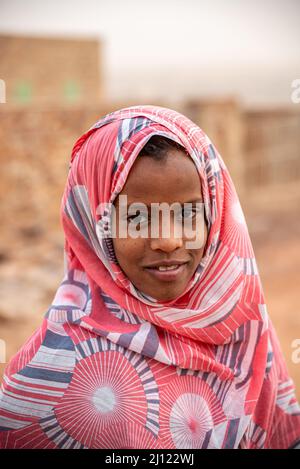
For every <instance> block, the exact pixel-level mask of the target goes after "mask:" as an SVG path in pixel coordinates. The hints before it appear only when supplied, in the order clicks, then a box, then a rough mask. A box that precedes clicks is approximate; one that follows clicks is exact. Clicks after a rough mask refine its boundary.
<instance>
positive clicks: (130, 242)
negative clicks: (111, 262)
mask: <svg viewBox="0 0 300 469" xmlns="http://www.w3.org/2000/svg"><path fill="white" fill-rule="evenodd" d="M143 244H144V243H143V242H141V240H138V239H130V238H126V239H122V238H119V239H118V238H116V239H113V246H114V250H115V255H116V258H117V259H118V261H119V263H120V265H121V267H122V264H123V265H132V266H134V265H136V264H137V262H138V260H139V259H141V258H142V256H143V252H144V247H143Z"/></svg>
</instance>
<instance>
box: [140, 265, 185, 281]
mask: <svg viewBox="0 0 300 469" xmlns="http://www.w3.org/2000/svg"><path fill="white" fill-rule="evenodd" d="M186 268H187V262H185V263H183V264H174V265H170V266H166V265H161V266H157V267H146V268H145V270H146V271H147V272H149V274H150V275H153V276H154V277H155V278H156V279H158V280H162V281H166V282H170V281H174V280H177V279H178V278H179V276H180V275H182V274H183V273H184V271H185V270H186Z"/></svg>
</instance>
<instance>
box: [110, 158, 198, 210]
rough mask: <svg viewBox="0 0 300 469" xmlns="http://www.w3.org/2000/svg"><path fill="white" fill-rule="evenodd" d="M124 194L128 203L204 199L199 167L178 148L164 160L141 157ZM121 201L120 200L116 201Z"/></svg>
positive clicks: (134, 167) (125, 186)
mask: <svg viewBox="0 0 300 469" xmlns="http://www.w3.org/2000/svg"><path fill="white" fill-rule="evenodd" d="M120 194H126V195H127V197H128V203H131V202H133V201H137V200H139V201H143V202H144V203H145V204H148V203H151V202H168V203H172V202H181V203H184V202H188V201H192V200H199V199H202V192H201V182H200V177H199V173H198V171H197V168H196V166H195V164H194V162H193V160H192V159H191V157H190V156H189V155H186V154H184V153H182V152H181V151H178V150H172V151H170V152H168V155H167V157H166V159H165V160H163V161H156V160H155V159H153V158H151V157H148V156H147V157H145V156H143V157H138V158H137V159H136V161H135V163H134V164H133V166H132V168H131V170H130V173H129V175H128V178H127V181H126V183H125V185H124V187H123V190H122V191H121V193H120ZM116 202H117V201H116Z"/></svg>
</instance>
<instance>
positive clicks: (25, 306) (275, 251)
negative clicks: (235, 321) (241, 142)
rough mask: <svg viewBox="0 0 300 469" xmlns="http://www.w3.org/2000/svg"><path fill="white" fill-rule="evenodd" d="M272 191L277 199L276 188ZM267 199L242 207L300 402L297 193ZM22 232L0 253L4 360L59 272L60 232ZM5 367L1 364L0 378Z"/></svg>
mask: <svg viewBox="0 0 300 469" xmlns="http://www.w3.org/2000/svg"><path fill="white" fill-rule="evenodd" d="M279 190H280V189H279ZM273 195H274V197H275V199H276V198H277V200H278V189H276V188H275V189H274V194H273ZM272 200H274V199H272V193H269V195H268V196H267V197H266V198H265V199H264V197H257V200H256V198H255V197H253V199H251V203H250V202H249V203H247V204H246V208H247V210H245V206H243V207H244V210H245V214H246V219H247V222H248V226H249V231H250V235H251V238H252V242H253V246H254V250H255V253H256V259H257V263H258V268H259V272H260V275H261V279H262V284H263V288H264V293H265V297H266V302H267V306H268V311H269V314H270V317H271V318H272V321H273V323H274V326H275V329H276V331H277V334H278V336H279V340H280V343H281V346H282V350H283V353H284V355H285V359H286V363H287V366H288V369H289V372H290V375H291V377H292V378H293V379H294V381H295V384H296V388H297V396H298V399H299V400H300V363H298V364H297V363H293V360H292V354H293V352H294V350H295V349H294V348H293V347H292V343H293V341H294V340H295V339H299V341H300V302H299V299H300V267H299V266H300V216H299V215H300V195H299V191H298V193H297V194H296V195H295V194H294V193H293V192H292V193H291V194H288V195H287V194H286V193H285V196H284V197H283V196H282V197H280V200H281V202H280V203H281V204H282V205H280V204H278V203H276V204H273V203H272ZM26 236H27V237H26ZM26 236H25V237H24V233H23V235H22V236H18V235H17V234H15V235H14V236H13V237H12V239H7V240H6V247H7V249H6V251H2V254H1V253H0V280H1V282H0V339H1V340H2V341H4V342H5V344H6V362H7V361H8V360H9V359H10V357H11V356H12V355H13V354H15V353H16V352H17V350H18V349H19V348H20V347H21V346H22V344H23V343H24V342H25V340H27V338H28V337H29V336H30V335H31V334H32V333H33V331H34V330H35V329H36V328H38V327H39V325H40V323H41V320H42V317H43V315H44V314H45V312H46V311H47V308H48V306H49V304H51V302H52V299H53V297H54V294H55V291H56V288H57V286H58V285H59V283H60V281H61V279H62V276H63V251H62V246H63V237H62V233H51V234H48V235H47V237H44V238H40V237H39V234H38V233H37V234H34V233H29V234H28V233H27V235H26ZM6 253H8V254H6ZM299 343H300V342H299ZM1 344H2V346H3V342H1V343H0V345H1ZM2 352H3V350H2ZM2 355H3V353H2ZM299 357H300V353H299ZM4 367H5V363H2V364H0V378H1V377H2V373H3V370H4Z"/></svg>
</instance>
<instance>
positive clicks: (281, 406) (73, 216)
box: [0, 106, 300, 448]
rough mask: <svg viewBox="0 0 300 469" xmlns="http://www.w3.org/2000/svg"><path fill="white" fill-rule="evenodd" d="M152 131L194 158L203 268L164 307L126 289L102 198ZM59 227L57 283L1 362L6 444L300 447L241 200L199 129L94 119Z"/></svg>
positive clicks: (142, 116) (129, 115)
mask: <svg viewBox="0 0 300 469" xmlns="http://www.w3.org/2000/svg"><path fill="white" fill-rule="evenodd" d="M158 134H159V135H162V136H165V137H168V138H170V139H172V140H175V141H176V142H178V143H180V144H181V145H182V146H184V147H185V149H186V150H187V152H188V154H189V155H190V157H191V158H192V160H193V162H194V163H195V165H196V168H197V170H198V172H199V176H200V180H201V186H202V193H203V199H204V205H205V214H206V219H207V223H208V239H207V243H206V247H205V252H204V256H203V258H202V261H201V263H200V264H199V266H198V268H197V270H196V272H195V274H194V276H193V278H192V279H191V280H190V282H189V284H188V285H187V286H186V289H185V291H184V292H183V294H182V295H180V297H178V298H175V299H174V300H172V301H169V302H159V301H158V300H156V299H155V298H152V297H150V296H148V295H145V293H143V292H141V291H139V290H137V289H136V287H135V286H134V285H133V284H132V283H131V282H130V280H129V279H128V278H127V277H126V275H125V274H124V272H123V271H122V270H121V268H120V266H119V264H118V262H117V259H116V257H115V254H114V249H113V244H112V238H111V231H110V230H111V213H110V207H111V205H110V204H111V203H112V202H113V201H114V200H115V198H116V197H117V195H118V194H119V193H120V192H121V190H122V188H123V186H124V184H125V182H126V179H127V176H128V174H129V172H130V169H131V167H132V165H133V163H134V162H135V160H136V158H137V157H138V154H139V152H140V151H141V149H142V147H143V146H144V145H145V144H146V142H147V141H148V140H149V139H150V138H151V137H152V136H153V135H158ZM187 157H189V156H188V155H187ZM61 220H62V225H63V229H64V232H65V275H64V279H63V281H62V283H61V285H60V286H59V288H58V290H57V292H56V295H55V298H54V301H53V303H52V305H51V306H50V308H49V310H48V311H47V314H46V316H45V318H44V321H43V324H42V326H41V327H40V328H39V330H38V331H37V332H36V333H35V334H34V335H33V336H32V337H31V338H30V339H29V340H28V342H27V343H26V344H25V345H24V346H23V348H22V349H21V350H20V351H19V352H18V354H17V355H16V356H15V357H13V358H12V360H11V361H10V363H9V364H8V366H7V368H6V374H5V377H4V382H3V385H2V394H1V395H0V435H1V436H0V442H2V446H3V447H27V448H36V447H40V448H46V447H49V448H50V447H53V448H57V447H58V448H71V447H74V448H75V447H86V448H126V447H127V448H128V447H129V448H288V447H296V446H297V445H298V446H299V445H300V407H299V405H298V403H297V401H296V398H295V389H294V384H293V382H292V380H291V379H290V378H289V375H288V372H287V368H286V365H285V363H284V359H283V355H282V352H281V350H280V346H279V344H278V340H277V337H276V333H275V332H274V330H273V327H272V324H271V322H270V319H269V317H268V313H267V309H266V305H265V301H264V296H263V292H262V287H261V283H260V278H259V273H258V270H257V265H256V261H255V257H254V253H253V249H252V245H251V241H250V239H249V234H248V230H247V226H246V222H245V219H244V216H243V212H242V209H241V206H240V203H239V199H238V196H237V194H236V191H235V188H234V185H233V182H232V180H231V178H230V175H229V173H228V170H227V168H226V166H225V164H224V162H223V160H222V158H221V156H220V155H219V153H218V151H217V150H216V148H215V147H214V146H213V144H212V143H211V142H210V140H209V138H208V137H207V136H206V135H205V134H204V132H203V131H202V130H201V129H200V128H199V127H198V126H196V125H195V124H194V123H193V122H191V121H190V120H189V119H188V118H186V117H184V116H183V115H181V114H179V113H177V112H175V111H172V110H169V109H165V108H161V107H154V106H137V107H131V108H127V109H122V110H120V111H116V112H113V113H111V114H109V115H107V116H105V117H104V118H103V119H100V120H99V121H98V122H97V123H96V124H95V125H94V126H93V127H92V128H91V129H90V130H89V131H88V132H86V133H85V134H84V135H83V136H82V137H81V138H80V139H79V140H78V141H77V142H76V144H75V146H74V148H73V152H72V157H71V164H70V169H69V175H68V180H67V185H66V188H65V192H64V195H63V199H62V205H61ZM32 396H34V399H32ZM105 406H106V407H105Z"/></svg>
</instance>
